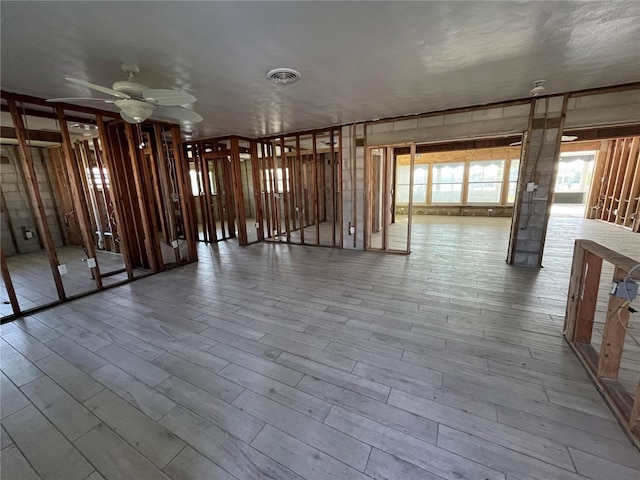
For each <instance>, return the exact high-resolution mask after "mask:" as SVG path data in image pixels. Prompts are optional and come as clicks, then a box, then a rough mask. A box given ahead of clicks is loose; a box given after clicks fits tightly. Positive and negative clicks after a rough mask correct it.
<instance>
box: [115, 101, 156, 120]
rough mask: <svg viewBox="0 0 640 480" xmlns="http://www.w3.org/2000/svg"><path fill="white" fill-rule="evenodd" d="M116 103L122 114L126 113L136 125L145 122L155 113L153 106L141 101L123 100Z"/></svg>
mask: <svg viewBox="0 0 640 480" xmlns="http://www.w3.org/2000/svg"><path fill="white" fill-rule="evenodd" d="M114 103H115V104H116V106H117V107H118V108H119V109H120V110H121V111H122V113H124V114H125V115H126V116H127V117H130V118H132V119H133V120H134V121H135V123H142V122H144V121H145V120H146V119H147V118H149V117H150V116H151V114H152V113H153V106H152V105H151V104H149V103H147V102H143V101H141V100H134V99H133V98H126V99H123V100H116V101H115V102H114Z"/></svg>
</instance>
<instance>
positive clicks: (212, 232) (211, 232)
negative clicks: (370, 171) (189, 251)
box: [185, 128, 342, 247]
mask: <svg viewBox="0 0 640 480" xmlns="http://www.w3.org/2000/svg"><path fill="white" fill-rule="evenodd" d="M341 148H342V138H341V131H340V129H339V128H335V129H328V130H316V131H312V132H303V133H297V134H291V135H288V136H279V137H270V138H264V139H259V140H251V139H248V138H243V137H235V136H234V137H222V138H215V139H210V140H202V141H198V142H191V143H189V144H187V145H186V146H185V152H186V156H187V158H188V161H189V167H190V177H191V182H192V185H191V189H192V190H191V191H192V195H193V197H194V198H195V205H196V209H197V231H196V232H195V234H196V235H197V238H199V240H201V241H204V242H218V241H220V240H227V239H229V238H234V237H237V238H238V242H239V244H240V245H247V244H250V243H255V242H258V241H269V242H283V243H292V244H302V245H314V246H326V247H340V246H341V245H342V240H341V239H342V221H341V218H342V215H341V213H342V204H341V201H342V200H341V199H342V197H341V192H340V186H341V185H342V168H341V165H342V162H341Z"/></svg>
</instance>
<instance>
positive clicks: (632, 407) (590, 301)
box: [564, 240, 640, 448]
mask: <svg viewBox="0 0 640 480" xmlns="http://www.w3.org/2000/svg"><path fill="white" fill-rule="evenodd" d="M603 260H604V261H607V262H609V263H611V264H613V266H614V273H613V278H612V282H613V281H621V280H623V279H624V278H625V277H626V276H627V275H628V273H629V271H630V270H631V269H632V268H633V267H634V266H635V265H637V264H638V262H636V261H635V260H633V259H631V258H629V257H626V256H624V255H621V254H619V253H617V252H614V251H613V250H609V249H608V248H606V247H603V246H602V245H599V244H597V243H595V242H592V241H590V240H576V243H575V248H574V251H573V264H572V267H571V281H570V284H569V294H568V299H567V310H566V315H565V323H564V336H565V338H566V340H567V342H568V343H569V345H570V346H571V348H572V349H573V351H574V352H575V353H576V355H577V356H578V358H579V359H580V361H581V362H582V364H583V365H584V366H585V367H586V369H587V372H588V373H589V374H590V376H591V378H592V380H593V381H594V383H595V384H596V386H597V387H598V389H599V390H600V391H601V392H602V394H603V396H604V398H605V399H606V401H607V403H608V404H609V407H610V408H611V410H612V411H613V413H614V415H615V416H616V417H617V419H618V421H619V422H620V424H621V425H622V426H623V427H624V428H625V430H626V431H627V433H628V434H629V436H630V437H631V439H632V440H633V441H634V443H635V444H636V446H637V447H638V448H640V381H639V382H638V387H637V388H636V391H635V392H633V393H629V392H628V391H627V389H626V388H625V387H624V385H623V384H622V383H621V382H620V381H619V380H618V372H619V370H620V364H621V361H622V352H623V349H624V342H625V337H626V333H627V328H628V327H629V315H630V311H629V308H628V307H629V301H628V299H626V298H619V297H616V296H614V295H610V297H609V305H608V308H607V317H606V321H605V324H604V331H603V334H602V342H601V343H600V352H597V351H596V349H595V348H594V347H593V345H592V344H591V339H592V335H593V323H594V318H595V312H596V303H597V301H598V289H599V286H600V282H601V274H602V262H603ZM637 271H638V269H636V272H637ZM638 375H639V376H640V372H638Z"/></svg>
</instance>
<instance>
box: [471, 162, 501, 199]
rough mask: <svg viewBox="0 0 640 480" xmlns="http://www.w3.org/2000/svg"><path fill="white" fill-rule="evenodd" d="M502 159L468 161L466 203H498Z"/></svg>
mask: <svg viewBox="0 0 640 480" xmlns="http://www.w3.org/2000/svg"><path fill="white" fill-rule="evenodd" d="M504 163H505V162H504V160H483V161H475V162H469V189H468V190H467V202H468V203H500V197H501V195H502V182H503V176H504Z"/></svg>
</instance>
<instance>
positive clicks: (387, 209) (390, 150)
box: [365, 142, 416, 255]
mask: <svg viewBox="0 0 640 480" xmlns="http://www.w3.org/2000/svg"><path fill="white" fill-rule="evenodd" d="M407 147H408V148H409V150H410V158H411V160H410V170H409V172H410V173H409V213H408V218H407V243H406V248H405V249H404V250H400V249H394V248H391V247H390V245H389V227H390V226H391V224H392V223H395V211H392V209H395V205H396V194H397V192H396V180H397V165H398V162H397V159H396V155H395V149H396V148H407ZM374 150H384V159H383V162H382V163H383V168H382V195H383V199H382V212H383V215H382V219H381V224H382V225H383V228H382V248H375V247H372V246H371V237H372V234H373V231H372V226H373V216H372V207H373V188H374V187H375V185H374V181H373V179H372V177H371V174H372V172H373V156H372V155H373V151H374ZM415 157H416V144H415V143H414V142H412V143H401V144H391V145H374V146H367V152H366V156H365V205H366V208H365V250H372V251H381V252H385V253H397V254H403V255H407V254H409V253H411V224H412V219H413V181H414V179H413V177H414V167H415Z"/></svg>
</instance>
